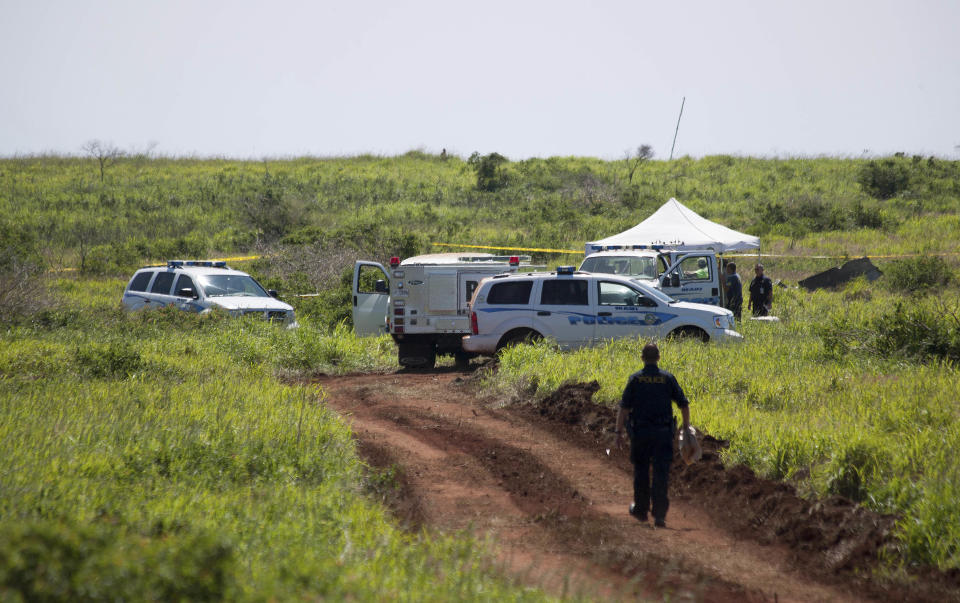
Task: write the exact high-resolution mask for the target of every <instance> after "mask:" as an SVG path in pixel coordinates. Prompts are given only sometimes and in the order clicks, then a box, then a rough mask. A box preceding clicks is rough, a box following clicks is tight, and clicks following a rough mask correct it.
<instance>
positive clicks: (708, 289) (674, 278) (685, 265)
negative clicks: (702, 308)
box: [660, 252, 721, 306]
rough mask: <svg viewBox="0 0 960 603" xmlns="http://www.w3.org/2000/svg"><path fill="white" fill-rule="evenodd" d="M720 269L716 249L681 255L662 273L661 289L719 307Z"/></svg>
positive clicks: (670, 293) (678, 297)
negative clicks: (714, 251) (714, 250)
mask: <svg viewBox="0 0 960 603" xmlns="http://www.w3.org/2000/svg"><path fill="white" fill-rule="evenodd" d="M667 257H668V256H666V255H662V256H661V258H662V259H666V258H667ZM719 269H720V267H719V266H718V265H717V256H716V255H715V254H714V253H713V252H710V253H700V252H691V253H686V254H683V255H680V256H678V257H676V260H675V261H674V262H673V263H672V264H671V265H670V266H669V267H668V268H667V269H666V270H665V271H664V272H663V274H661V275H660V290H661V291H663V292H664V293H666V294H667V295H669V296H670V297H672V298H673V299H675V300H678V301H686V302H694V303H698V304H712V305H714V306H719V305H720V288H721V287H720V274H719Z"/></svg>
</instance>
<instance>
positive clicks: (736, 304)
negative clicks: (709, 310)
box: [723, 262, 743, 320]
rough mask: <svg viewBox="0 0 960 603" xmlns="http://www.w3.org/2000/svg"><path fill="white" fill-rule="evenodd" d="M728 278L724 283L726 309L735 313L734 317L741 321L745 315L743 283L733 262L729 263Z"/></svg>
mask: <svg viewBox="0 0 960 603" xmlns="http://www.w3.org/2000/svg"><path fill="white" fill-rule="evenodd" d="M725 270H726V273H727V276H726V278H725V279H724V281H723V292H724V294H725V295H726V302H727V303H726V305H725V307H726V309H727V310H730V311H731V312H733V316H734V317H735V318H736V319H737V320H740V316H741V314H742V313H743V281H741V280H740V275H739V274H737V265H736V264H735V263H733V262H727V267H726V269H725Z"/></svg>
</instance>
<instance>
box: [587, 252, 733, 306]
mask: <svg viewBox="0 0 960 603" xmlns="http://www.w3.org/2000/svg"><path fill="white" fill-rule="evenodd" d="M580 271H581V272H595V273H603V274H616V275H619V276H628V277H630V278H634V279H639V280H641V281H643V282H644V283H645V284H647V285H650V286H651V287H655V288H657V289H660V290H661V291H663V292H664V293H666V294H667V295H669V296H670V297H672V298H673V299H675V300H678V301H685V302H693V303H698V304H712V305H714V306H721V305H723V274H722V273H721V266H720V263H719V260H718V259H717V254H716V253H714V252H713V251H710V250H704V251H675V250H668V249H662V248H659V247H629V248H628V247H616V248H610V249H606V250H604V251H598V252H595V253H591V254H590V255H588V256H587V257H586V258H585V259H584V260H583V263H581V264H580Z"/></svg>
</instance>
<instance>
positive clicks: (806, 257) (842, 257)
mask: <svg viewBox="0 0 960 603" xmlns="http://www.w3.org/2000/svg"><path fill="white" fill-rule="evenodd" d="M433 245H434V246H436V247H465V248H467V249H496V250H498V251H534V252H537V251H538V252H541V253H584V250H582V249H543V248H539V247H494V246H492V245H461V244H458V243H433ZM723 255H724V257H731V258H755V257H758V256H759V257H762V258H796V259H801V260H845V259H854V258H857V257H863V256H866V257H869V258H879V259H891V258H914V257H920V256H924V255H937V256H953V255H960V252H942V253H903V254H896V255H872V254H862V255H861V254H853V255H850V254H848V255H785V254H776V253H735V254H723Z"/></svg>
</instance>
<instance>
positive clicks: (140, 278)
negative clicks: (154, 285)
mask: <svg viewBox="0 0 960 603" xmlns="http://www.w3.org/2000/svg"><path fill="white" fill-rule="evenodd" d="M152 277H153V271H152V270H146V271H144V272H138V273H137V275H136V276H135V277H133V280H132V281H131V282H130V290H131V291H143V292H146V291H147V285H149V284H150V279H151V278H152Z"/></svg>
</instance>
